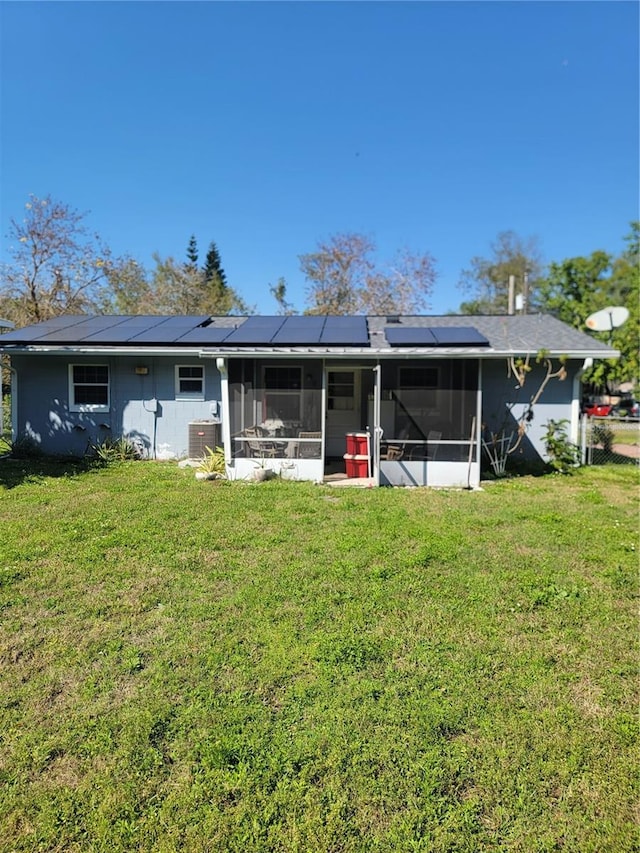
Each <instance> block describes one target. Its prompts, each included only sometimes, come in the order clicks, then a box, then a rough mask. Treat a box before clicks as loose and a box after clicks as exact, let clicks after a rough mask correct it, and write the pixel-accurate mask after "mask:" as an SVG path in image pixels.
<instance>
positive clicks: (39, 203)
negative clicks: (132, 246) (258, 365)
mask: <svg viewBox="0 0 640 853" xmlns="http://www.w3.org/2000/svg"><path fill="white" fill-rule="evenodd" d="M8 236H9V239H10V241H11V245H10V247H9V261H8V262H7V263H5V264H3V268H2V279H1V281H0V316H3V317H6V318H8V319H9V320H12V321H13V322H14V323H15V324H16V325H18V326H23V325H27V324H29V323H33V322H40V321H42V320H47V319H49V318H50V317H54V316H57V315H59V314H65V313H74V314H82V313H102V314H212V315H215V314H218V315H219V314H223V315H227V314H237V315H244V314H251V313H254V309H253V308H252V307H251V306H250V305H248V304H247V303H246V302H245V300H244V299H243V297H242V296H241V295H240V293H239V291H238V290H236V289H235V287H234V286H232V285H231V284H230V283H229V282H228V280H227V276H226V273H225V271H224V269H223V266H222V259H221V256H220V252H219V250H218V247H217V245H216V243H215V242H214V241H211V242H210V243H209V247H208V250H207V252H206V254H205V256H204V259H203V260H201V258H200V253H199V249H198V243H197V240H196V237H195V235H192V236H191V238H190V239H189V241H188V244H187V247H186V250H185V257H184V259H182V260H180V259H176V258H174V257H171V256H169V257H162V256H161V255H160V254H155V255H154V256H153V266H152V268H151V269H146V268H145V267H144V266H143V265H142V264H141V263H139V262H138V261H137V260H136V259H135V258H133V257H131V256H124V257H116V256H115V255H114V254H113V252H112V251H111V249H110V248H109V247H108V246H107V245H106V244H105V243H104V242H103V241H102V240H101V238H100V237H99V235H97V234H93V233H91V232H89V230H88V228H87V226H86V214H82V213H79V212H78V211H76V210H74V209H73V208H71V207H69V206H68V205H66V204H64V203H62V202H60V201H56V200H54V199H52V198H51V197H50V196H47V197H45V198H38V197H36V196H31V197H30V198H29V201H28V202H27V204H26V206H25V215H24V218H23V219H22V220H20V221H18V220H16V219H12V220H11V222H10V230H9V235H8ZM639 236H640V225H639V223H638V222H634V223H631V232H630V234H628V235H627V237H626V238H625V246H624V248H623V250H622V251H621V252H620V253H619V254H617V255H612V254H609V253H607V252H603V251H600V250H597V251H594V252H593V253H592V254H591V255H589V256H587V257H578V258H568V259H565V260H563V261H560V262H553V263H550V264H549V265H547V266H545V264H544V262H543V259H542V252H541V250H540V246H539V244H538V241H537V239H536V238H533V237H529V238H523V237H521V236H520V235H518V234H516V233H515V232H513V231H504V232H501V233H500V234H498V236H497V238H496V240H495V241H494V242H493V243H492V244H491V245H490V246H489V253H488V254H487V256H486V257H480V256H478V257H473V258H472V259H471V261H470V264H469V267H468V269H466V270H463V271H462V272H461V274H460V281H459V285H460V288H461V289H462V291H463V293H464V294H465V295H466V296H467V299H466V300H465V301H463V302H461V304H460V306H459V309H458V312H457V313H460V314H504V313H506V312H507V308H508V305H509V280H510V277H513V279H512V280H513V281H514V282H515V283H516V290H517V291H518V295H519V296H520V298H521V308H520V310H521V311H523V312H528V313H534V312H544V313H549V314H552V315H554V316H556V317H558V318H559V319H561V320H563V321H564V322H566V323H568V324H569V325H572V326H574V327H575V328H578V329H581V330H584V329H585V326H584V324H585V320H586V318H587V317H588V316H589V314H591V313H593V312H594V311H597V310H599V309H602V308H605V307H607V306H609V305H624V306H626V307H627V308H628V309H629V312H630V318H629V320H628V321H627V323H625V324H624V325H623V326H622V327H620V328H619V329H615V330H614V331H613V332H612V333H600V334H597V333H596V334H595V336H596V337H599V338H600V339H602V340H604V341H605V342H606V343H610V344H611V345H612V346H614V347H616V348H617V349H619V350H620V351H621V352H622V353H623V357H622V358H621V359H620V360H619V361H611V362H600V363H598V364H597V365H596V366H595V367H594V369H593V370H592V372H591V375H590V376H589V379H590V380H591V381H592V382H593V383H595V384H597V385H600V386H606V385H609V386H610V387H613V386H614V385H615V384H617V383H619V382H623V381H628V380H634V379H637V378H638V376H639V373H640V370H639V365H638V336H639V332H640V317H639V304H640V256H639ZM376 250H377V247H376V244H375V242H374V241H373V240H372V239H371V238H370V237H367V236H364V235H362V234H357V233H342V234H337V235H334V236H332V237H330V238H329V239H326V240H323V241H320V242H319V243H318V245H317V247H316V249H315V251H313V252H310V253H307V254H302V255H299V256H298V259H299V262H300V270H301V273H302V274H303V276H304V278H305V281H306V285H307V289H306V305H305V308H304V313H306V314H416V313H421V312H424V311H426V310H428V308H429V298H430V296H431V294H432V292H433V288H434V286H435V282H436V279H437V267H436V261H435V259H434V258H433V256H432V255H431V254H430V253H429V252H425V251H423V252H414V251H411V250H409V249H401V250H399V251H398V252H397V253H396V255H395V256H394V257H393V258H391V259H390V260H388V261H380V260H378V259H377V257H376ZM269 290H270V293H271V295H272V297H273V298H274V300H275V304H276V309H275V310H276V311H277V313H280V314H295V313H298V311H297V309H296V307H295V306H294V305H293V304H292V303H290V302H289V300H288V298H287V283H286V281H285V280H284V278H280V279H279V280H278V282H277V283H276V284H275V285H269Z"/></svg>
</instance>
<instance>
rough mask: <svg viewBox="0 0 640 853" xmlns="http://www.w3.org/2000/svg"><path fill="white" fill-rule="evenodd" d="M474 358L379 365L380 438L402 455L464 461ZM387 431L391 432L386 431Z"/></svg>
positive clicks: (472, 410)
mask: <svg viewBox="0 0 640 853" xmlns="http://www.w3.org/2000/svg"><path fill="white" fill-rule="evenodd" d="M477 387H478V362H477V360H466V359H459V360H458V359H449V360H444V359H443V360H436V359H433V360H423V361H415V362H414V361H399V362H392V363H388V364H386V365H385V366H384V369H383V375H382V399H383V407H387V410H388V415H387V420H388V422H392V423H393V429H392V430H390V429H389V428H387V430H386V431H385V436H384V437H385V440H386V442H387V443H388V444H392V445H393V446H394V448H397V450H396V451H395V452H400V453H402V457H403V458H406V459H410V458H413V459H438V460H440V461H452V462H454V461H467V459H468V457H469V445H470V443H472V444H474V454H475V443H474V442H473V441H472V437H471V427H472V424H473V418H474V416H475V415H476V411H477ZM390 432H391V433H392V434H390Z"/></svg>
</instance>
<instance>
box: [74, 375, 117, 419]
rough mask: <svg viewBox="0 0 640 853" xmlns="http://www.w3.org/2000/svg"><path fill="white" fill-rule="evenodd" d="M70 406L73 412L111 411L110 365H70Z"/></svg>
mask: <svg viewBox="0 0 640 853" xmlns="http://www.w3.org/2000/svg"><path fill="white" fill-rule="evenodd" d="M69 408H70V410H71V411H72V412H108V411H109V366H108V365H107V364H70V365H69Z"/></svg>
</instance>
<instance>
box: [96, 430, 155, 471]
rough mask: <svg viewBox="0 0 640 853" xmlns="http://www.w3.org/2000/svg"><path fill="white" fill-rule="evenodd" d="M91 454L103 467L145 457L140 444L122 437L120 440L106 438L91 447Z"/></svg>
mask: <svg viewBox="0 0 640 853" xmlns="http://www.w3.org/2000/svg"><path fill="white" fill-rule="evenodd" d="M90 448H91V452H92V453H93V454H94V455H95V456H96V458H97V459H98V461H99V462H101V463H102V464H103V465H110V464H112V463H114V462H127V461H131V460H135V459H142V458H143V457H144V448H142V447H141V446H140V444H139V443H137V442H135V441H132V440H131V439H130V438H127V437H126V436H124V435H122V436H120V438H105V439H103V440H102V441H99V442H98V443H97V444H92V445H90Z"/></svg>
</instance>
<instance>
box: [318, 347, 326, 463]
mask: <svg viewBox="0 0 640 853" xmlns="http://www.w3.org/2000/svg"><path fill="white" fill-rule="evenodd" d="M320 406H321V409H320V411H321V415H322V419H321V421H320V429H321V430H322V444H321V445H320V454H321V456H322V472H323V475H324V472H325V467H324V466H325V461H324V460H325V452H326V451H325V447H326V441H327V360H326V359H324V358H323V359H322V389H321V391H320Z"/></svg>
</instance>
